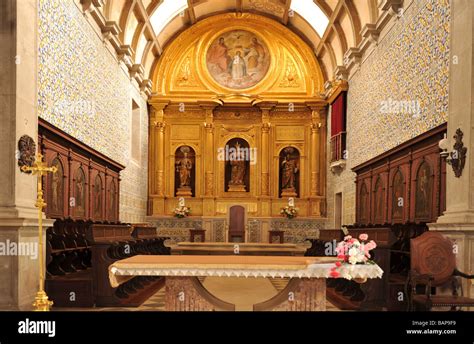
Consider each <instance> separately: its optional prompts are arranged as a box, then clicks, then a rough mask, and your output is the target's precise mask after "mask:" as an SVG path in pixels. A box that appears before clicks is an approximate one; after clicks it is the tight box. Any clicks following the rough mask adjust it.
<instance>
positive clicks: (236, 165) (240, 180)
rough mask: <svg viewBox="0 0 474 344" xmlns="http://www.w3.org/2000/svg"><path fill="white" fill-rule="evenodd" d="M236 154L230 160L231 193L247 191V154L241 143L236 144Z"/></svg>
mask: <svg viewBox="0 0 474 344" xmlns="http://www.w3.org/2000/svg"><path fill="white" fill-rule="evenodd" d="M235 152H236V153H235V154H234V155H233V157H232V159H231V160H230V166H231V173H230V181H229V191H245V182H244V178H245V154H244V152H243V151H242V149H241V146H240V143H239V142H237V143H236V144H235Z"/></svg>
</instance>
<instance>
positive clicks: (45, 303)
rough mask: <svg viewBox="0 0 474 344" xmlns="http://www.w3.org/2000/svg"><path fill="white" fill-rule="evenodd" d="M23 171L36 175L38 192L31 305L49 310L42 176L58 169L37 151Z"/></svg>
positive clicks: (51, 302)
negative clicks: (36, 256) (36, 285)
mask: <svg viewBox="0 0 474 344" xmlns="http://www.w3.org/2000/svg"><path fill="white" fill-rule="evenodd" d="M21 170H22V171H23V172H31V173H33V175H37V177H38V190H37V191H38V194H37V197H36V203H35V206H36V207H37V208H38V232H39V233H38V234H39V238H38V246H39V265H40V266H39V290H38V292H37V293H36V297H35V302H33V307H35V311H49V309H50V308H51V306H52V305H53V301H49V300H48V295H46V292H45V291H44V274H45V273H44V269H45V266H44V257H43V208H44V207H45V206H46V203H45V202H44V199H43V183H42V182H43V176H45V175H47V174H48V172H51V173H56V172H57V171H58V169H57V167H56V166H51V167H48V166H47V165H46V164H45V163H44V162H43V155H41V154H40V153H38V156H37V158H36V161H35V163H34V164H33V166H27V165H24V166H22V167H21Z"/></svg>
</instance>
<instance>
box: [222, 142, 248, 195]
mask: <svg viewBox="0 0 474 344" xmlns="http://www.w3.org/2000/svg"><path fill="white" fill-rule="evenodd" d="M224 152H225V153H224V154H225V158H224V159H225V180H224V182H225V186H224V187H225V188H224V190H225V191H226V192H249V191H250V161H251V151H250V146H249V144H248V142H247V141H245V140H244V139H241V138H234V139H232V140H229V141H228V142H227V144H226V145H225V149H224Z"/></svg>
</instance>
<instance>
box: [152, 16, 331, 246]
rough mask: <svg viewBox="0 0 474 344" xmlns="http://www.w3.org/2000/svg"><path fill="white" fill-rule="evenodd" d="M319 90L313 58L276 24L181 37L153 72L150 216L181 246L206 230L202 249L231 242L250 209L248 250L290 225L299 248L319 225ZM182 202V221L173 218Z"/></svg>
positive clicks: (209, 24)
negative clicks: (293, 210)
mask: <svg viewBox="0 0 474 344" xmlns="http://www.w3.org/2000/svg"><path fill="white" fill-rule="evenodd" d="M323 85H324V80H323V75H322V72H321V69H320V66H319V64H318V62H317V60H316V58H315V56H314V53H313V52H312V51H311V49H310V48H309V47H308V46H307V45H306V43H304V42H303V41H302V40H301V39H300V38H299V37H298V36H297V35H295V34H294V33H293V32H291V31H290V30H289V29H287V28H286V27H285V26H283V25H281V24H280V23H278V22H276V21H274V20H272V19H269V18H266V17H262V16H258V15H255V14H250V13H243V14H238V13H233V14H222V15H217V16H213V17H210V18H207V19H205V20H202V21H200V22H198V23H197V24H195V25H193V26H192V27H191V28H189V29H187V30H186V31H184V32H182V33H181V34H180V35H179V36H178V37H177V38H176V39H174V40H173V41H172V43H170V44H169V45H168V46H167V48H166V49H165V51H164V52H163V54H162V56H161V58H160V59H159V61H158V62H157V64H156V66H155V67H154V72H153V87H154V90H153V94H152V97H151V98H150V100H149V104H150V138H149V142H150V143H149V145H150V149H149V154H150V159H149V218H148V219H149V220H150V221H152V222H154V224H155V225H157V226H158V228H159V230H161V233H162V234H164V235H169V236H171V237H175V238H176V240H183V241H187V240H188V237H187V234H186V233H185V230H186V229H187V228H190V227H198V228H199V227H202V228H203V229H205V230H206V241H226V240H229V237H228V235H227V231H229V230H231V228H229V226H232V224H231V222H232V220H231V219H230V216H232V214H231V213H232V207H234V206H239V207H241V208H243V211H242V212H240V213H239V212H237V213H236V214H237V216H239V217H240V218H241V219H242V220H241V222H242V224H243V226H244V227H245V231H246V234H245V237H244V238H241V239H242V240H245V241H251V242H259V241H261V242H268V231H269V230H273V229H275V228H281V227H282V226H283V227H284V228H286V229H287V230H288V231H287V233H285V236H288V238H286V239H287V240H288V241H298V238H299V237H303V236H305V235H306V236H307V235H308V233H307V231H311V230H313V231H314V230H316V229H317V228H319V226H320V225H321V224H322V223H323V221H324V214H325V180H326V172H325V171H326V161H325V156H326V152H325V149H326V144H325V142H326V104H327V103H326V101H325V99H324V95H322V92H323ZM236 152H237V154H235V153H236ZM239 152H240V153H242V157H245V158H243V159H238V157H239ZM236 157H237V158H236ZM180 197H183V198H184V199H185V203H186V206H188V207H190V208H191V214H190V215H191V216H190V217H188V218H186V219H175V218H174V217H173V210H174V209H175V208H176V206H177V205H178V202H179V198H180ZM289 197H292V198H294V202H295V206H296V207H298V209H299V211H298V217H297V218H296V219H293V220H285V219H284V218H283V217H282V216H281V214H280V210H281V208H282V207H284V206H286V205H287V204H288V199H289ZM237 222H239V220H237ZM292 228H293V229H292ZM180 231H181V232H180Z"/></svg>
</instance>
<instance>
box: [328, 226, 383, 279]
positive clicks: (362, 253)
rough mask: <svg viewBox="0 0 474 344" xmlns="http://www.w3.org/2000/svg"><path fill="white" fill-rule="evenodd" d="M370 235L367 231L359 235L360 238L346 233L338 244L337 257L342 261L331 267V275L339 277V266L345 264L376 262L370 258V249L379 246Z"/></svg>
mask: <svg viewBox="0 0 474 344" xmlns="http://www.w3.org/2000/svg"><path fill="white" fill-rule="evenodd" d="M368 239H369V236H368V235H367V234H365V233H363V234H360V235H359V240H357V239H355V238H353V237H352V236H350V235H346V236H345V237H344V240H343V241H341V242H339V243H338V244H337V246H336V253H337V258H339V259H341V261H340V262H336V264H335V266H334V267H332V268H331V271H330V273H329V275H330V276H331V277H334V278H336V277H339V272H338V271H337V268H339V267H340V266H341V265H342V264H343V263H344V264H353V265H354V264H374V262H373V261H372V260H371V259H370V258H371V255H370V251H372V250H373V249H375V248H376V247H377V244H376V243H375V241H373V240H370V241H367V240H368Z"/></svg>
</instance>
